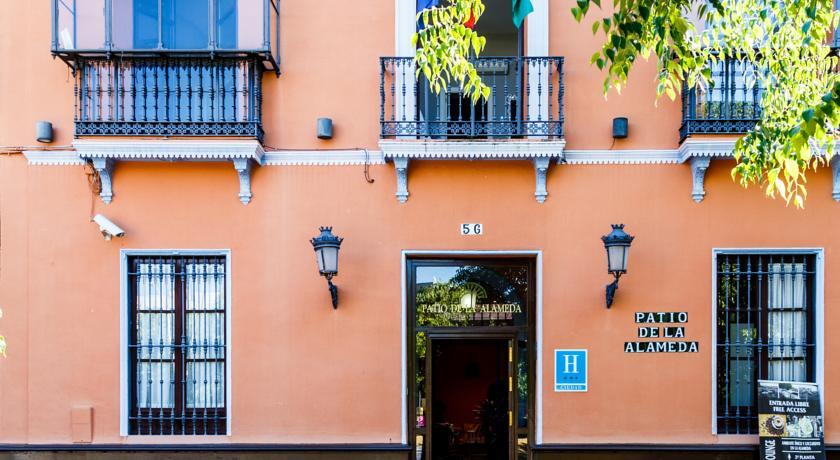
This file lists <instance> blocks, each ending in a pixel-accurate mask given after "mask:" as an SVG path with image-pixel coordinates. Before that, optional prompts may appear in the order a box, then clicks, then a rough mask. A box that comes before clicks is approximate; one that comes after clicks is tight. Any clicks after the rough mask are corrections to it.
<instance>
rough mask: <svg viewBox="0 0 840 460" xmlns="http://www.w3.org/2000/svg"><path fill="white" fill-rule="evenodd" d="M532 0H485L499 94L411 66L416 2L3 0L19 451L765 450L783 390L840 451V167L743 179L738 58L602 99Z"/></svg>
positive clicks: (11, 366) (1, 302)
mask: <svg viewBox="0 0 840 460" xmlns="http://www.w3.org/2000/svg"><path fill="white" fill-rule="evenodd" d="M532 3H533V5H534V11H533V12H532V13H531V14H530V15H528V17H527V19H526V21H525V23H524V25H523V26H522V28H521V29H517V28H515V27H514V26H513V25H512V23H511V19H510V16H511V15H510V11H508V10H509V5H508V2H505V1H501V0H490V1H488V2H487V4H488V10H487V13H486V15H485V17H483V18H481V20H479V22H478V24H477V26H476V27H477V29H478V30H479V31H480V32H482V33H484V34H485V35H486V36H487V37H488V46H487V52H485V53H484V55H486V56H493V57H492V58H491V57H488V58H484V59H483V60H479V61H478V62H477V64H476V65H477V68H478V69H479V71H480V73H481V74H482V77H483V78H484V80H485V82H489V83H490V84H491V87H492V88H493V93H492V95H491V98H490V99H489V100H488V101H486V102H482V103H478V104H472V103H471V102H469V101H468V100H467V99H466V98H464V97H462V95H461V94H460V93H459V92H458V89H457V88H454V87H453V88H447V89H445V91H444V92H443V93H442V94H440V95H438V94H432V93H430V92H429V91H428V90H427V89H426V85H425V83H424V82H423V81H422V78H417V77H415V74H414V71H413V67H412V64H411V60H410V58H404V59H400V58H399V57H410V56H412V53H413V51H412V48H411V42H410V38H411V34H412V33H413V32H414V31H415V30H416V22H415V14H416V11H417V8H418V7H417V5H416V4H415V2H414V1H413V0H396V1H395V2H372V1H368V2H361V3H360V2H343V1H327V2H301V1H286V2H283V3H282V4H279V3H277V2H276V1H275V0H268V1H258V0H238V1H235V0H233V1H231V0H214V1H209V2H205V1H203V0H201V1H185V0H178V1H177V2H176V1H172V0H168V1H161V2H158V1H153V2H152V1H146V0H133V1H126V2H123V1H122V0H75V2H74V1H68V0H56V1H53V2H48V1H42V2H12V3H10V4H9V5H7V6H6V9H5V13H4V14H2V15H0V26H2V27H0V106H2V110H0V121H2V123H0V145H1V146H2V150H3V155H2V156H0V308H2V310H3V313H4V316H3V317H2V319H0V332H2V334H3V335H5V337H6V338H7V340H8V343H9V345H8V357H7V358H6V359H3V360H0V451H3V452H4V453H3V454H0V457H2V456H4V455H9V456H13V455H15V453H17V452H36V454H35V455H41V454H43V455H51V453H55V452H59V453H68V452H74V451H82V452H89V455H95V454H99V455H103V456H106V457H107V456H117V455H120V456H148V455H151V454H150V452H156V453H157V454H160V455H166V453H167V452H170V451H182V450H183V451H190V452H192V455H195V456H197V457H201V456H203V455H207V454H208V452H214V451H216V452H218V451H221V452H228V453H231V454H233V453H237V455H242V456H246V455H254V456H260V455H269V454H274V455H277V456H280V457H281V458H285V457H283V456H287V457H288V458H300V457H301V456H304V455H306V456H310V455H312V456H316V455H321V456H324V457H330V456H332V457H333V458H349V457H350V456H355V457H358V458H412V459H415V458H416V459H420V458H429V459H432V458H517V459H519V458H601V457H613V456H619V457H624V458H669V456H674V457H676V456H683V457H685V456H690V457H692V458H752V456H754V455H755V452H756V450H757V445H758V434H757V433H758V421H757V412H756V400H755V399H756V397H755V392H756V389H757V380H759V379H767V380H790V381H808V382H814V383H816V384H818V385H819V387H820V388H821V395H822V412H823V415H824V418H823V420H824V426H822V425H821V426H819V427H816V428H817V429H819V430H824V433H825V444H826V446H827V450H828V451H829V455H832V452H833V451H834V450H838V451H840V447H838V446H840V428H838V427H837V425H835V423H834V421H835V419H837V418H838V417H840V400H837V399H836V398H833V397H832V395H834V394H836V393H837V392H838V391H840V370H838V367H837V366H833V365H832V364H831V363H832V362H833V361H832V360H833V357H834V352H835V350H834V348H838V347H840V343H838V342H837V341H836V339H835V338H834V336H833V334H831V333H830V331H831V330H833V327H834V326H835V325H838V326H840V316H838V315H837V314H836V313H835V312H833V309H834V308H833V306H834V305H835V304H837V303H838V302H840V297H838V296H840V292H838V291H837V289H836V288H835V286H836V285H837V282H836V281H837V280H836V279H835V277H836V275H834V273H835V270H834V268H833V267H835V266H836V265H838V264H840V254H838V253H836V252H835V251H834V246H836V245H837V243H836V242H835V241H834V238H833V237H832V231H831V230H832V229H833V228H837V226H838V225H840V211H838V210H839V209H840V204H838V202H837V201H838V200H840V174H839V172H840V169H832V168H830V167H826V168H821V169H819V170H818V171H816V172H814V173H812V174H811V175H810V176H809V179H810V180H809V182H808V190H809V192H810V193H809V194H808V199H807V207H806V209H805V210H795V209H793V208H792V207H785V206H784V203H782V202H780V201H779V200H771V199H768V198H766V197H765V196H764V195H763V193H762V191H761V190H759V189H748V190H745V189H742V188H741V187H740V186H738V185H737V184H736V183H734V182H733V181H732V179H731V177H730V170H731V168H732V166H733V165H734V162H733V160H732V159H731V151H732V146H733V143H734V139H736V138H737V136H738V135H739V134H741V133H743V132H744V131H745V130H746V129H749V127H750V126H751V124H752V123H754V122H755V119H756V118H757V116H758V105H757V101H758V99H759V97H760V91H761V89H760V88H752V87H748V86H747V85H746V84H745V83H744V78H743V72H744V70H745V69H744V68H743V67H742V66H739V64H737V63H732V64H730V63H727V64H725V65H722V66H721V67H719V68H716V69H715V78H716V79H718V80H719V82H720V86H719V87H717V86H716V87H715V88H714V89H710V90H707V91H705V92H703V91H700V90H693V89H692V90H690V91H689V90H686V91H684V94H683V95H682V96H681V97H679V98H678V99H677V100H676V101H671V100H668V99H667V98H663V99H659V100H658V101H657V99H656V95H655V83H654V77H655V65H654V64H653V63H648V62H640V63H639V64H638V65H637V67H636V68H635V69H634V71H633V73H632V76H631V78H630V82H629V85H628V86H627V87H626V88H625V89H624V90H623V91H622V93H621V94H620V95H619V94H615V93H610V94H609V95H608V97H607V98H605V97H604V96H603V94H602V81H603V77H604V75H603V74H602V73H601V72H600V71H599V70H598V69H597V68H596V67H594V66H592V65H590V64H589V57H590V56H591V55H592V53H593V52H594V51H596V50H597V49H598V47H599V44H600V40H601V39H602V37H600V36H595V37H593V36H592V34H591V32H590V29H591V27H590V26H589V24H586V23H584V24H577V23H576V22H575V21H574V19H573V18H572V15H571V14H570V12H569V11H568V8H569V7H568V6H567V5H563V4H560V3H556V2H549V1H548V0H532ZM205 17H206V18H207V20H206V21H205V20H204V18H205ZM718 80H716V81H718ZM327 119H328V120H327ZM319 120H320V121H319ZM622 120H623V121H624V122H626V125H624V124H623V123H622ZM38 122H49V123H50V127H51V129H48V127H47V126H46V125H45V124H43V123H41V124H39V125H38V126H39V128H38V129H39V130H38V132H37V133H36V131H35V129H34V127H35V126H36V124H37V123H38ZM614 124H615V126H614ZM38 138H40V139H38ZM39 140H40V141H45V142H39ZM97 216H99V217H97ZM94 217H97V220H96V221H94V220H93V219H94ZM103 219H104V220H103ZM612 224H625V227H624V231H626V232H627V233H629V234H631V235H632V236H633V237H634V238H633V240H632V243H630V249H629V257H628V258H627V259H626V260H625V261H624V262H625V263H626V265H625V266H624V267H619V271H621V269H626V270H625V271H621V278H620V282H619V286H620V288H619V289H617V290H616V291H614V293H613V294H614V298H613V299H612V304H611V305H610V306H609V308H608V306H607V302H606V299H605V288H604V286H605V285H607V284H609V283H611V282H612V281H614V280H615V279H617V277H614V276H613V275H611V274H610V273H609V272H608V260H607V258H605V257H604V254H605V242H604V240H602V239H601V237H602V236H603V235H606V234H608V233H610V231H611V225H612ZM321 226H328V227H331V231H332V232H333V233H334V234H335V235H338V236H340V237H342V238H343V241H341V242H340V251H339V252H338V260H339V270H338V273H337V274H336V275H335V276H333V277H332V278H331V279H330V281H329V282H330V283H331V284H332V285H334V286H336V287H337V291H336V292H337V294H336V298H335V304H333V298H332V297H331V292H330V290H328V289H327V282H326V281H325V279H324V277H322V276H321V274H320V273H319V266H318V265H317V264H316V263H313V245H312V244H311V242H310V240H312V239H313V238H314V237H318V236H319V233H320V230H319V227H321ZM103 236H104V237H106V238H103ZM327 242H330V241H329V240H328V241H327ZM332 243H333V244H339V243H335V241H332ZM616 254H618V253H616ZM327 262H328V261H327ZM613 262H615V261H613ZM324 271H326V272H329V267H327V268H325V269H324ZM334 305H335V308H334ZM646 314H652V315H646ZM839 349H840V348H839ZM572 364H573V366H572V367H569V366H570V365H572ZM564 379H565V380H564Z"/></svg>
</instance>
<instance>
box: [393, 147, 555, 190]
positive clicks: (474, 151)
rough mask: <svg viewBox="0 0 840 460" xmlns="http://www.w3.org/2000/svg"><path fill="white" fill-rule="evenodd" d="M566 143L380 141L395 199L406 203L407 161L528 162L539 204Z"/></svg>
mask: <svg viewBox="0 0 840 460" xmlns="http://www.w3.org/2000/svg"><path fill="white" fill-rule="evenodd" d="M565 146H566V141H565V140H563V139H559V140H529V141H511V140H500V141H494V140H490V141H445V140H441V141H438V140H425V139H421V140H406V141H400V140H388V139H382V140H380V141H379V148H380V149H381V150H382V158H383V159H384V160H385V161H392V162H393V163H394V168H395V171H396V174H397V191H396V194H395V195H396V197H397V200H399V202H400V203H405V202H406V201H407V200H408V195H409V192H408V166H409V160H530V161H532V162H533V163H534V170H535V176H536V178H535V179H536V184H535V191H534V197H535V198H536V200H537V201H538V202H539V203H543V202H545V199H546V197H547V196H548V190H547V188H546V176H547V174H548V169H549V167H550V165H551V163H552V160H562V158H563V149H564V148H565Z"/></svg>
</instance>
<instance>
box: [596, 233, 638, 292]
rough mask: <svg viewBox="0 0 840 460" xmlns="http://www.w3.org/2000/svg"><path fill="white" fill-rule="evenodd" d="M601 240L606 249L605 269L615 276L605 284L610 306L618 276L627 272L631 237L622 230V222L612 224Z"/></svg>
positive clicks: (616, 286)
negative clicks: (613, 279) (610, 281)
mask: <svg viewBox="0 0 840 460" xmlns="http://www.w3.org/2000/svg"><path fill="white" fill-rule="evenodd" d="M601 240H602V241H603V242H604V247H605V248H606V249H607V270H608V271H609V273H610V274H611V275H613V276H614V277H615V281H613V282H612V283H610V284H608V285H607V308H610V306H612V303H613V298H614V297H615V291H616V289H618V278H620V277H621V275H623V274H625V273H627V255H628V253H629V252H630V243H632V242H633V237H632V236H630V235H628V234H627V233H625V232H624V224H613V225H612V231H611V232H610V233H609V234H608V235H604V236H602V237H601Z"/></svg>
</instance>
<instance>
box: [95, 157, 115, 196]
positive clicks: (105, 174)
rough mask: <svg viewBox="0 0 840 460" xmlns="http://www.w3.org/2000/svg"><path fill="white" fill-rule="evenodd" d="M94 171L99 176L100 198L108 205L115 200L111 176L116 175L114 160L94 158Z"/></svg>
mask: <svg viewBox="0 0 840 460" xmlns="http://www.w3.org/2000/svg"><path fill="white" fill-rule="evenodd" d="M91 163H93V169H95V170H96V173H97V174H99V197H100V198H102V202H103V203H105V204H108V203H110V202H111V200H112V199H113V198H114V191H113V189H112V188H111V175H112V174H113V173H114V160H112V159H111V158H93V159H91Z"/></svg>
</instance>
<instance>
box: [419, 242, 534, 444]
mask: <svg viewBox="0 0 840 460" xmlns="http://www.w3.org/2000/svg"><path fill="white" fill-rule="evenodd" d="M534 267H535V264H534V260H532V259H519V258H517V259H514V258H502V259H485V258H479V259H462V260H452V259H447V260H444V259H409V260H408V266H407V269H408V270H407V276H408V279H407V281H408V284H407V285H408V287H409V289H407V294H408V299H407V306H408V312H407V313H408V315H407V316H408V321H409V328H408V334H409V337H408V344H409V346H408V354H409V356H408V361H407V362H408V363H409V369H408V372H409V379H408V385H409V390H410V392H409V394H410V395H412V397H411V398H410V401H409V407H408V412H409V414H410V418H409V433H410V434H411V440H412V441H413V444H414V448H415V458H416V459H417V460H450V459H451V460H455V459H457V460H462V459H463V460H472V459H488V460H501V459H504V460H508V459H525V458H527V457H528V450H529V445H530V444H531V441H532V439H531V436H532V433H533V415H532V414H533V413H534V412H533V407H534V404H533V395H532V393H533V392H532V390H531V389H532V388H533V369H534V361H535V360H534V355H535V353H534V349H533V345H532V344H533V340H532V337H533V331H534V326H533V318H534V313H533V312H534V305H535V280H534V278H535V277H534Z"/></svg>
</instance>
